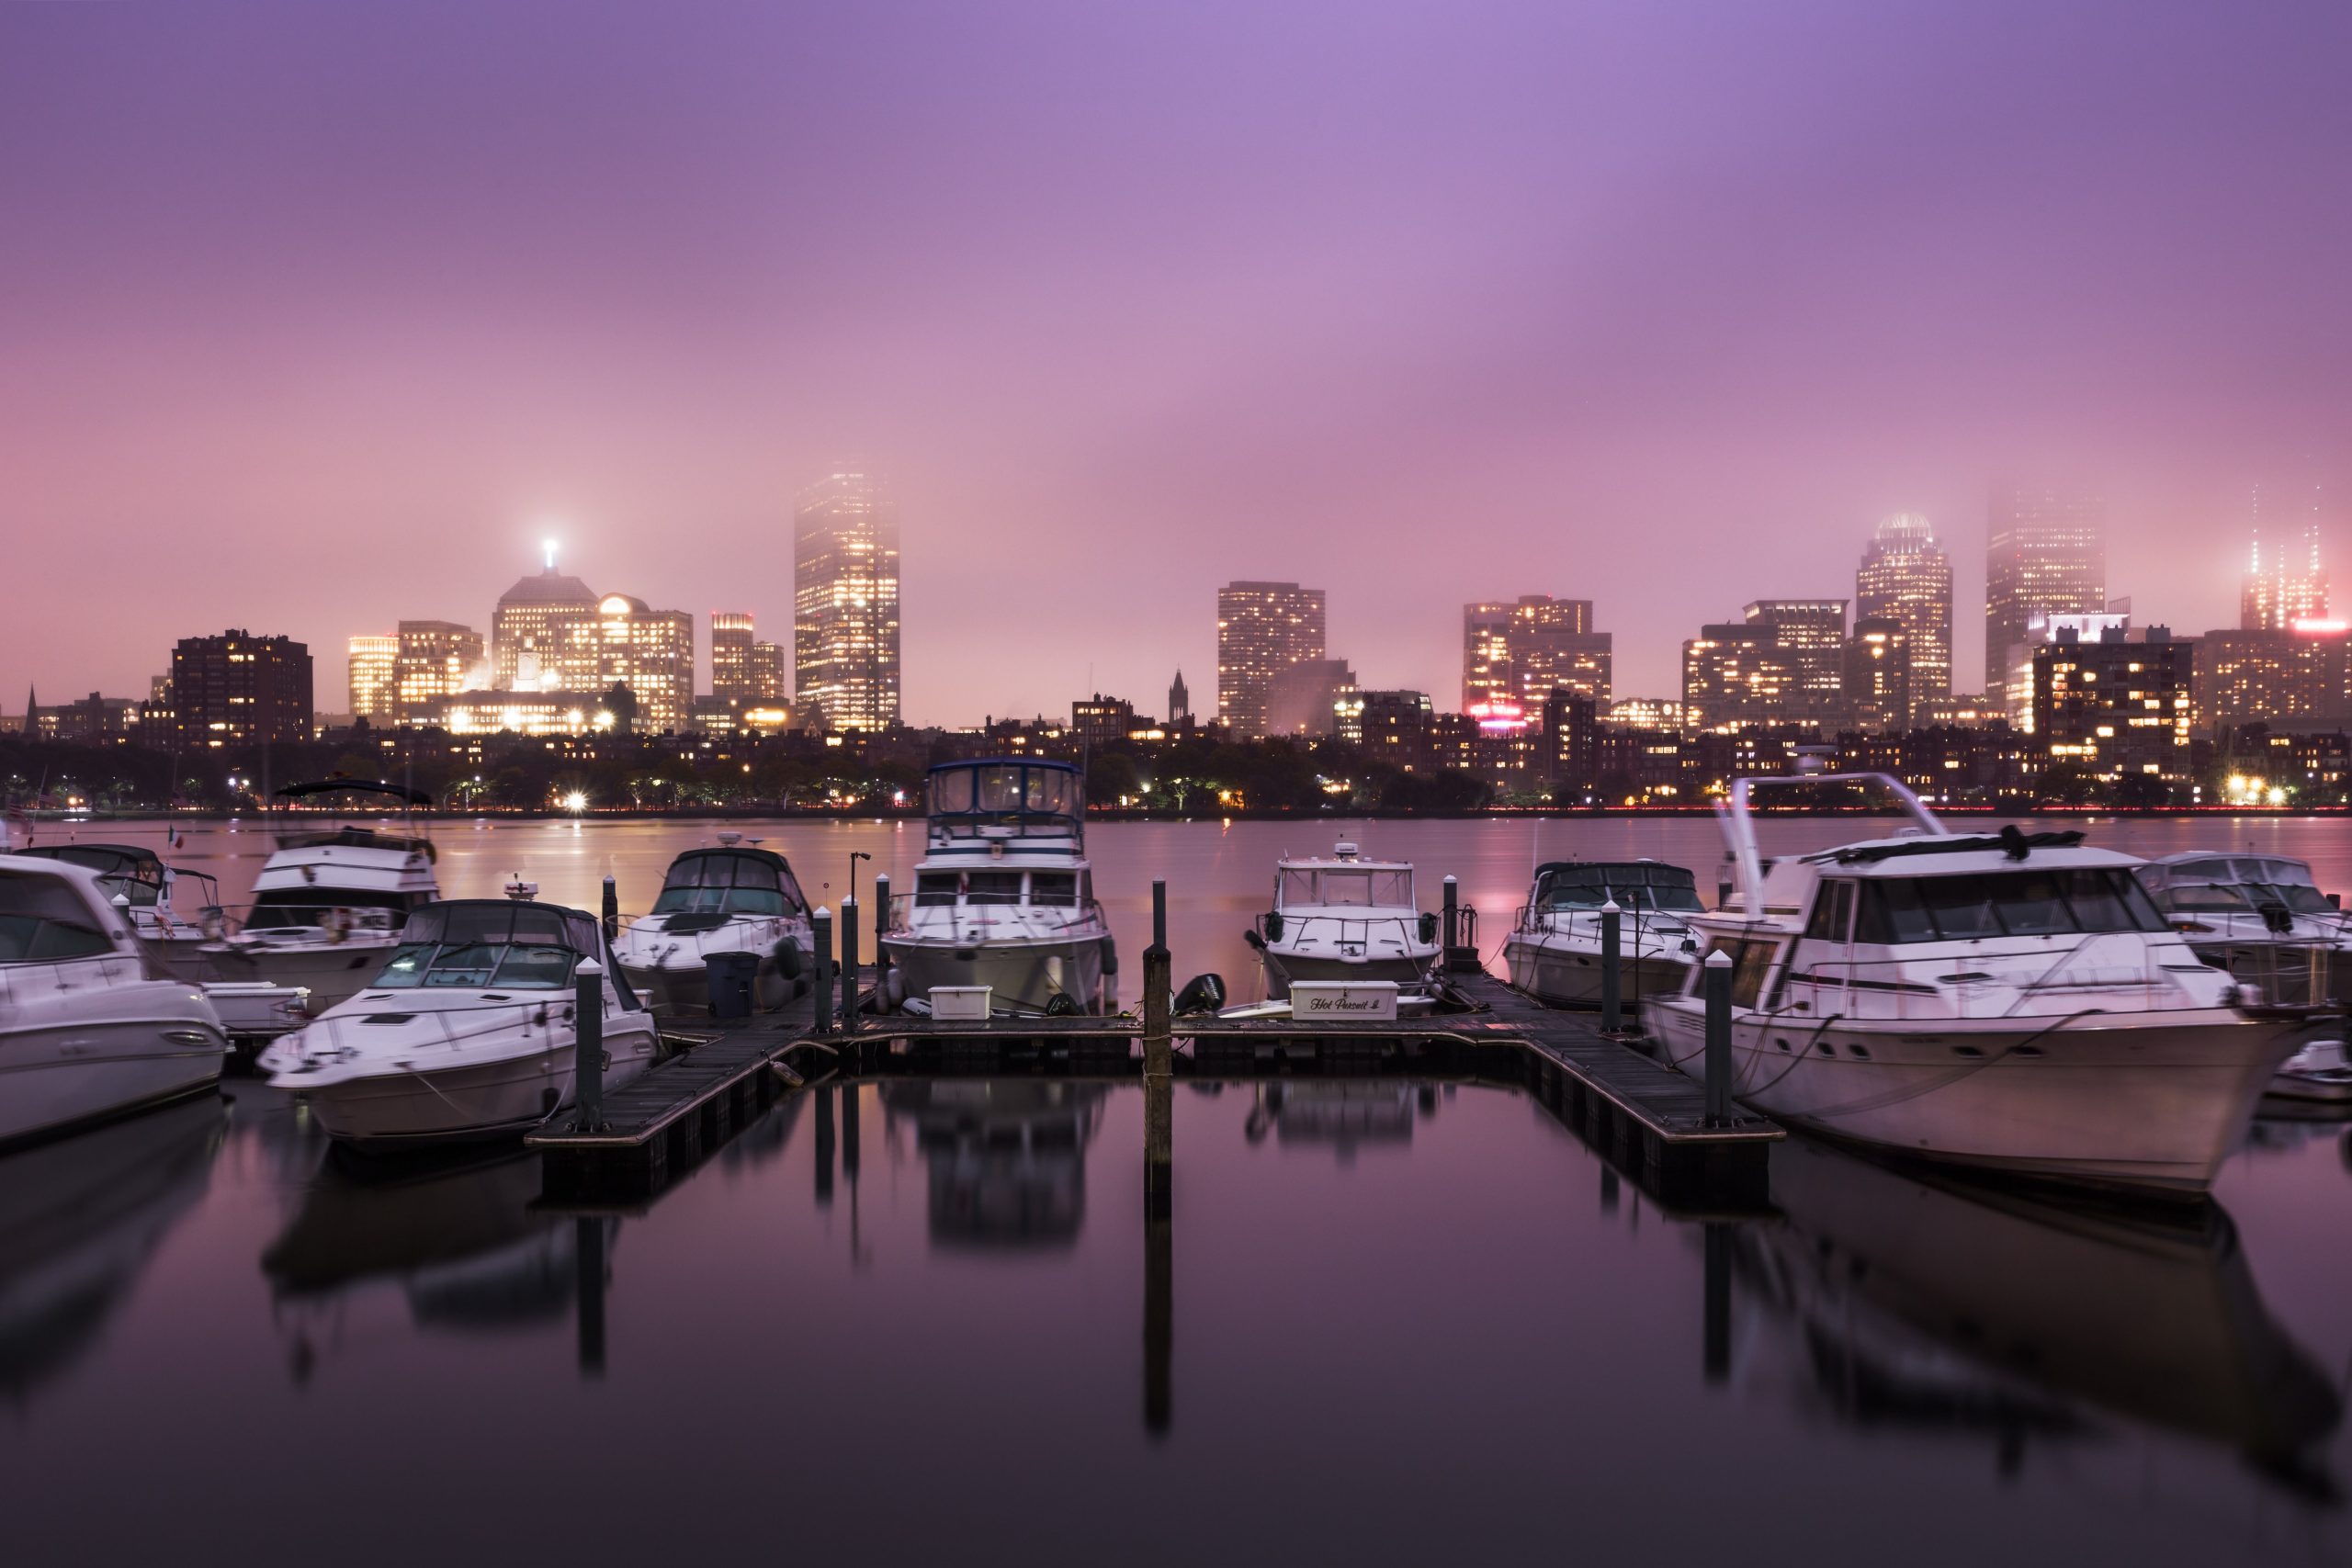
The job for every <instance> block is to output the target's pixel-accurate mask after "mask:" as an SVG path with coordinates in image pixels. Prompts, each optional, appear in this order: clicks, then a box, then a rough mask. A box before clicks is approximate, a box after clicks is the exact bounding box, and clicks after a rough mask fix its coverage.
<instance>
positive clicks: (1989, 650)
mask: <svg viewBox="0 0 2352 1568" xmlns="http://www.w3.org/2000/svg"><path fill="white" fill-rule="evenodd" d="M1988 522H1989V528H1988V532H1989V535H1990V542H1989V543H1988V544H1987V546H1986V547H1985V695H1986V696H1988V697H1992V698H1994V699H1996V700H2007V698H2008V697H2009V695H2010V694H2009V690H2008V688H2009V687H2010V685H2011V684H2012V683H2013V671H2012V667H2011V656H2012V651H2013V650H2014V649H2018V647H2019V646H2021V645H2025V644H2029V643H2030V642H2031V641H2033V640H2034V639H2033V638H2031V637H2030V636H2029V635H2028V633H2029V627H2030V625H2031V623H2032V622H2033V621H2034V620H2036V619H2037V618H2042V619H2047V618H2049V617H2052V616H2064V615H2100V614H2102V613H2104V612H2105V611H2106V609H2107V506H2106V503H2105V502H2102V501H2100V500H2099V499H2098V497H2097V496H2095V495H2092V494H2091V493H2090V492H2088V491H2082V490H2075V489H2069V488H2065V487H2062V486H2049V485H2027V484H2016V483H2005V484H2001V485H1997V486H1996V487H1995V488H1994V491H1993V502H1992V510H1991V516H1990V518H1989V520H1988ZM2030 656H2031V655H2030V651H2029V653H2028V655H2027V657H2030Z"/></svg>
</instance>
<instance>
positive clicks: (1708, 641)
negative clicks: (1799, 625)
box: [1682, 622, 1797, 735]
mask: <svg viewBox="0 0 2352 1568" xmlns="http://www.w3.org/2000/svg"><path fill="white" fill-rule="evenodd" d="M1796 681H1797V665H1796V660H1794V659H1792V657H1791V656H1790V655H1789V654H1788V653H1787V652H1785V651H1783V650H1782V649H1781V645H1780V643H1779V641H1778V639H1777V638H1775V637H1774V636H1773V635H1772V628H1771V626H1769V625H1766V624H1763V623H1761V622H1758V623H1753V624H1738V625H1721V626H1702V627H1700V628H1699V635H1698V636H1697V637H1692V638H1691V640H1690V641H1688V642H1686V643H1684V644H1683V645H1682V713H1683V721H1684V723H1685V724H1687V725H1688V726H1689V727H1690V728H1691V731H1692V732H1693V733H1697V734H1705V733H1713V734H1718V735H1729V734H1735V733H1736V732H1738V731H1739V730H1742V729H1753V728H1758V727H1759V726H1762V725H1767V724H1770V723H1773V722H1775V721H1777V720H1779V719H1781V718H1784V717H1786V716H1787V715H1788V712H1789V694H1790V693H1791V692H1792V690H1793V689H1794V688H1795V686H1796Z"/></svg>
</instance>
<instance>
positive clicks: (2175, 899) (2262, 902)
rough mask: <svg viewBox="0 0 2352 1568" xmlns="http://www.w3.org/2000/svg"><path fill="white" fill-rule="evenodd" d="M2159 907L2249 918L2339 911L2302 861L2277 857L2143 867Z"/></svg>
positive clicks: (2224, 858)
mask: <svg viewBox="0 0 2352 1568" xmlns="http://www.w3.org/2000/svg"><path fill="white" fill-rule="evenodd" d="M2139 874H2140V880H2141V882H2142V883H2143V885H2145V886H2146V887H2147V888H2148V890H2149V891H2150V892H2152V893H2154V894H2155V895H2156V902H2157V903H2158V904H2160V905H2162V906H2163V907H2164V908H2166V909H2170V910H2174V911H2176V912H2194V911H2199V910H2203V911H2208V912H2213V913H2224V912H2226V913H2240V914H2242V913H2245V911H2247V910H2249V909H2258V908H2268V907H2271V906H2273V905H2284V906H2286V908H2288V909H2289V910H2290V912H2292V913H2294V914H2298V915H2332V914H2335V912H2336V911H2335V909H2334V908H2332V907H2331V906H2330V905H2329V904H2328V901H2327V896H2326V895H2325V894H2324V893H2322V892H2321V891H2320V890H2319V885H2318V884H2317V883H2316V882H2314V881H2313V880H2312V869H2311V867H2309V866H2307V865H2305V864H2304V863H2302V862H2301V861H2295V860H2287V859H2284V858H2283V857H2280V856H2276V855H2208V856H2202V857H2199V858H2198V859H2196V860H2185V861H2174V862H2171V863H2161V862H2160V863H2154V864H2150V865H2143V866H2142V867H2141V868H2140V872H2139Z"/></svg>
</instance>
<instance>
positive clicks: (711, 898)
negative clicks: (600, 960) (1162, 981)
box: [613, 833, 816, 1010]
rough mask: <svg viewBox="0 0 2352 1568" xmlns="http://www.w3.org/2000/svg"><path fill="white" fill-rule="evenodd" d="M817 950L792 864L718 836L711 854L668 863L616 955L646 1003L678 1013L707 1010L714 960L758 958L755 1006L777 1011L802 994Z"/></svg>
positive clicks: (698, 852)
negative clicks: (649, 908) (648, 907)
mask: <svg viewBox="0 0 2352 1568" xmlns="http://www.w3.org/2000/svg"><path fill="white" fill-rule="evenodd" d="M815 947H816V942H815V939H814V937H812V936H811V935H810V932H809V900H808V899H807V898H806V897H804V896H803V895H802V893H801V891H800V884H799V883H798V882H797V881H796V880H795V879H794V877H793V874H792V867H791V865H790V864H789V863H786V860H785V858H784V857H783V856H782V855H780V854H777V853H776V852H775V851H774V850H763V849H761V848H759V847H758V846H757V845H756V844H752V845H745V844H743V843H741V835H739V834H735V833H721V834H719V835H718V847H717V848H709V849H693V850H688V851H686V852H684V854H682V855H680V856H679V857H678V858H677V859H676V860H674V861H672V862H671V863H670V871H669V874H667V875H666V876H664V877H663V878H662V893H661V896H660V897H657V898H655V899H654V901H653V912H652V913H650V914H648V915H640V916H639V917H638V918H637V919H634V920H631V921H630V922H629V923H628V928H627V929H626V930H624V931H622V932H621V934H620V935H619V936H618V937H617V938H616V939H615V940H614V942H613V953H614V954H615V956H616V957H617V958H618V959H619V960H620V965H621V968H622V970H623V972H624V973H626V974H627V975H628V983H629V985H630V986H631V987H633V988H634V989H635V990H636V991H637V994H638V995H639V996H640V997H642V998H645V1001H646V1003H647V1005H648V1006H650V1007H654V1008H660V1009H666V1010H681V1009H695V1008H703V1007H707V1005H708V1003H709V994H710V992H709V980H708V976H709V960H710V958H711V957H712V955H714V954H718V953H749V954H751V955H752V956H753V957H755V958H757V959H758V960H759V971H758V975H757V977H756V979H755V980H754V982H753V990H754V995H755V998H756V999H757V1001H758V1003H759V1005H760V1006H761V1007H763V1008H775V1007H780V1006H782V1005H783V1004H784V1002H785V1001H786V998H790V997H793V996H796V995H797V994H799V993H800V992H801V991H803V990H806V989H807V988H808V981H807V978H806V974H805V966H806V965H807V964H808V962H809V954H810V953H813V952H814V951H815Z"/></svg>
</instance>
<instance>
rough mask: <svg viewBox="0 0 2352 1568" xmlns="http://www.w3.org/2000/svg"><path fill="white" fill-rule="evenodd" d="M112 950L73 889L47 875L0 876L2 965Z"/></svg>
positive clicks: (48, 961) (51, 961) (97, 954)
mask: <svg viewBox="0 0 2352 1568" xmlns="http://www.w3.org/2000/svg"><path fill="white" fill-rule="evenodd" d="M113 951H114V943H113V942H109V941H107V934H106V932H104V931H100V930H98V928H97V927H96V926H94V925H92V924H91V923H90V911H89V910H87V909H85V908H83V907H82V900H81V899H79V898H77V897H74V894H73V891H72V890H71V889H70V888H66V887H62V886H58V884H57V882H56V881H55V880H54V879H52V878H50V877H45V876H0V964H54V963H57V962H58V961H59V960H61V959H67V958H96V957H100V956H103V955H104V954H107V953H112V952H113Z"/></svg>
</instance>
